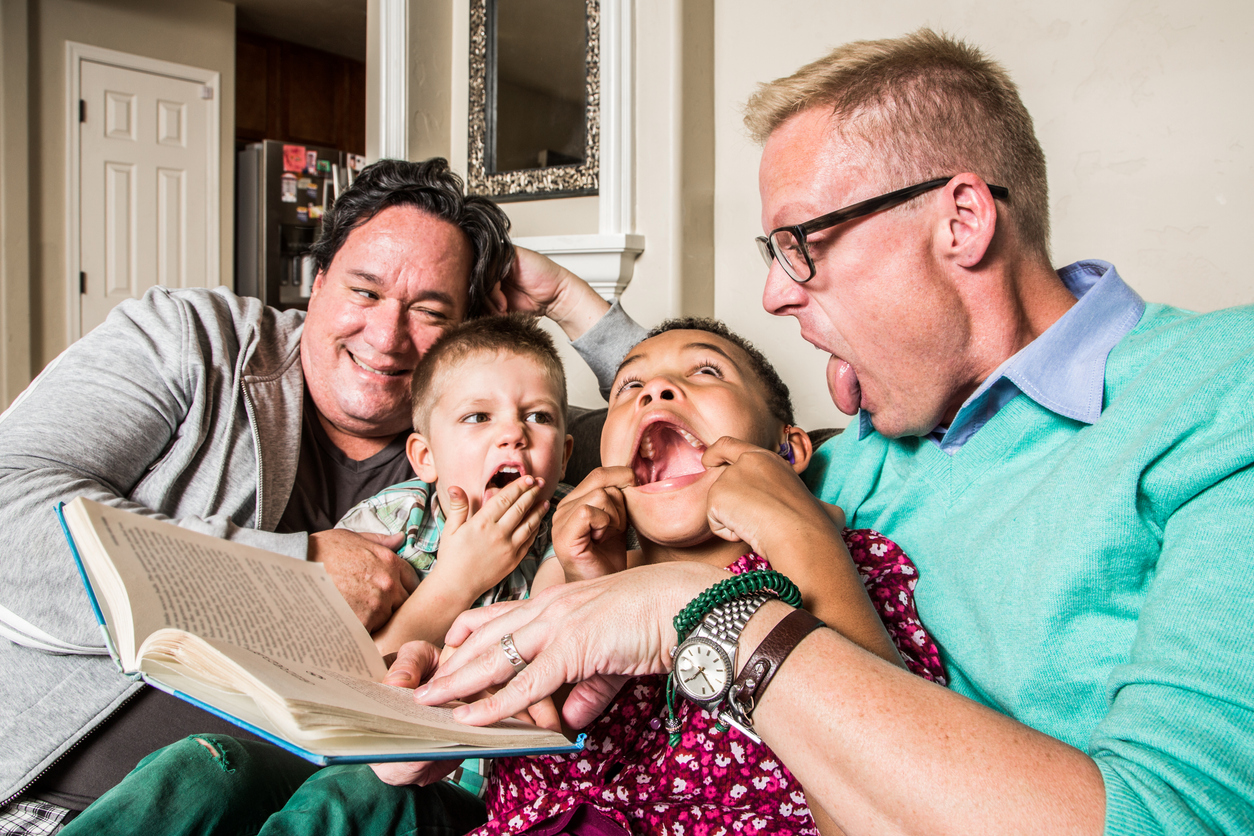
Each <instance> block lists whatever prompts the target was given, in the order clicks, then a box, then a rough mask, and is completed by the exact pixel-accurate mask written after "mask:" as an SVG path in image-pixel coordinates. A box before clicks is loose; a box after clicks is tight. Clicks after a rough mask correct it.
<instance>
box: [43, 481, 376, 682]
mask: <svg viewBox="0 0 1254 836" xmlns="http://www.w3.org/2000/svg"><path fill="white" fill-rule="evenodd" d="M80 502H81V503H83V507H84V510H86V511H87V512H88V513H87V516H88V519H89V521H90V523H91V526H92V533H93V534H94V535H95V538H96V540H97V544H98V545H99V546H100V549H101V551H103V552H105V553H107V555H108V558H106V559H111V560H112V561H113V563H115V564H116V565H117V567H118V572H119V574H120V575H121V576H122V578H123V583H124V584H125V586H126V587H127V593H128V596H129V597H130V599H131V602H132V604H133V605H135V604H137V603H138V602H140V601H143V602H145V605H144V606H143V607H142V608H140V607H138V606H134V607H133V611H132V618H133V620H134V633H135V635H136V636H137V637H141V641H142V637H144V636H147V635H149V634H151V633H154V632H156V631H157V630H160V629H162V628H174V629H178V630H183V631H185V632H188V633H192V634H194V635H196V636H199V637H201V638H203V639H209V640H217V641H223V642H229V643H231V644H234V645H238V646H240V647H245V648H252V649H254V650H256V651H259V652H262V653H264V654H265V655H267V656H273V657H277V658H281V659H287V660H289V661H292V662H296V663H298V664H300V665H312V666H315V667H319V668H326V669H328V670H334V671H339V672H341V673H346V674H350V675H353V676H360V677H365V678H367V679H381V678H382V677H383V676H384V674H385V673H386V672H387V670H386V667H385V666H384V664H383V660H382V658H381V657H380V656H379V652H378V650H377V649H376V648H375V646H374V643H373V642H372V641H371V640H370V635H369V634H368V633H367V632H366V629H365V628H364V627H363V626H362V625H361V623H360V622H359V621H358V620H357V617H356V616H355V615H354V614H353V611H352V610H351V609H350V608H349V606H348V604H347V603H346V602H345V601H344V599H343V597H342V596H341V595H340V593H339V590H337V589H336V588H335V584H334V583H333V582H332V580H331V578H330V576H329V575H328V574H327V573H326V570H325V569H324V568H323V567H322V566H320V565H318V564H315V563H307V562H305V561H301V560H295V559H293V558H290V557H286V556H284V555H278V554H273V553H271V552H266V551H263V550H261V549H255V548H251V547H249V546H244V545H241V544H238V543H232V542H230V541H227V540H219V539H217V538H215V537H209V536H207V535H204V534H200V533H198V532H193V531H187V530H185V529H182V528H179V527H178V526H176V525H173V524H171V523H167V522H163V521H161V520H154V519H151V518H149V517H144V516H141V515H139V514H134V513H131V512H129V511H124V510H121V509H117V508H111V507H109V506H105V505H101V504H99V503H95V502H90V501H89V500H81V499H79V500H75V502H74V503H73V504H77V503H80ZM73 504H72V505H71V507H73ZM75 516H77V515H75ZM67 518H68V519H70V520H71V530H72V531H73V532H74V535H75V540H76V541H79V542H80V552H81V553H83V557H84V560H85V561H88V560H100V559H102V556H101V555H99V554H95V555H92V556H91V557H90V558H89V554H90V553H91V552H92V550H91V549H86V548H82V543H81V541H82V540H83V539H84V538H82V537H81V536H80V533H79V531H78V530H77V526H76V524H75V522H74V518H73V517H67Z"/></svg>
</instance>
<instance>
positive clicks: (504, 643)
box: [501, 633, 527, 675]
mask: <svg viewBox="0 0 1254 836" xmlns="http://www.w3.org/2000/svg"><path fill="white" fill-rule="evenodd" d="M501 650H503V651H505V658H506V659H508V660H509V663H510V664H511V665H513V666H514V673H515V675H517V674H520V673H522V672H523V670H524V669H525V668H526V667H527V663H526V662H524V661H523V657H522V654H520V653H519V652H518V648H516V647H514V634H513V633H506V634H505V635H503V636H501Z"/></svg>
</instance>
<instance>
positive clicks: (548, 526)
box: [335, 479, 570, 607]
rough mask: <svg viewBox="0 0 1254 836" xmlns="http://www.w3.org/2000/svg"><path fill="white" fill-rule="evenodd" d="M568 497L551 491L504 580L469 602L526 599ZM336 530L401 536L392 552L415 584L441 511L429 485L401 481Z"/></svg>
mask: <svg viewBox="0 0 1254 836" xmlns="http://www.w3.org/2000/svg"><path fill="white" fill-rule="evenodd" d="M568 493H570V486H569V485H561V484H559V485H558V486H557V490H556V491H554V493H553V500H552V502H553V505H552V507H550V508H549V512H548V513H547V514H545V515H544V519H543V520H541V521H540V530H539V531H537V532H536V539H535V541H534V542H532V544H531V548H530V549H528V550H527V554H526V555H525V556H524V557H523V559H522V561H521V562H519V564H518V566H517V567H516V568H515V569H514V571H512V572H510V573H509V575H508V577H506V578H505V580H503V581H501V582H500V583H499V584H497V585H496V586H494V587H492V588H491V589H489V590H488V591H487V592H485V593H484V594H483V595H481V596H480V597H479V600H478V601H476V602H475V606H476V607H483V606H487V605H488V604H493V603H496V602H497V601H516V600H518V599H520V598H526V597H527V593H528V592H529V591H530V589H531V581H532V579H533V578H534V577H535V576H536V570H537V569H538V568H540V564H541V563H543V562H544V561H546V560H548V559H549V558H551V557H553V541H552V528H553V508H556V507H557V503H558V500H560V499H561V498H562V497H564V496H566V494H568ZM335 527H336V528H347V529H348V530H350V531H357V532H369V533H374V534H400V533H402V532H403V533H404V534H405V542H404V543H403V544H402V545H401V547H400V548H399V549H397V550H396V553H397V554H399V555H400V556H401V557H403V558H405V560H407V561H409V565H411V566H413V567H414V569H415V571H417V572H418V577H419V579H422V578H425V577H426V576H427V575H428V574H429V573H430V572H431V568H432V567H433V566H435V560H436V555H437V553H438V552H439V549H440V535H441V534H442V533H443V531H444V512H443V511H442V510H441V509H440V500H439V498H438V497H437V496H436V495H435V492H434V491H433V490H432V485H430V484H429V483H427V482H423V481H422V480H420V479H411V480H409V481H408V482H401V483H400V484H399V485H393V486H392V487H390V488H384V489H383V490H381V491H379V492H378V493H377V494H375V495H374V496H372V497H370V498H369V499H364V500H362V501H361V502H359V503H357V504H356V505H354V506H353V507H352V508H351V509H349V511H348V513H347V514H345V515H344V519H342V520H340V521H339V522H338V523H336V524H335Z"/></svg>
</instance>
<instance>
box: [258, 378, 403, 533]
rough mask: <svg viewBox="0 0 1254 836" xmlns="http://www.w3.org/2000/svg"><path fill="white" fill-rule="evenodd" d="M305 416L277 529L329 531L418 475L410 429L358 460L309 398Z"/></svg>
mask: <svg viewBox="0 0 1254 836" xmlns="http://www.w3.org/2000/svg"><path fill="white" fill-rule="evenodd" d="M301 420H302V421H303V425H302V426H301V434H300V459H299V460H298V461H297V463H296V484H295V485H294V486H293V487H292V496H291V497H290V498H289V499H288V501H287V508H286V509H285V510H284V511H283V517H282V518H281V519H280V520H279V524H278V527H277V528H276V529H275V530H276V531H279V532H284V533H286V532H291V531H326V530H327V529H328V528H332V527H333V526H334V525H335V524H336V523H337V522H339V521H340V518H342V517H343V516H344V514H346V513H347V512H348V509H349V508H352V507H353V506H354V505H356V504H357V503H358V502H361V501H362V500H363V499H365V498H366V497H369V496H374V495H375V494H377V493H378V492H379V491H381V490H383V489H384V488H386V487H388V486H389V485H395V484H396V483H397V482H404V481H405V480H407V479H412V478H414V471H413V468H411V467H410V466H409V459H407V458H405V441H406V440H407V439H408V438H409V433H407V432H403V433H401V434H400V435H398V436H396V438H394V439H392V441H391V442H390V443H389V444H388V446H387V447H384V448H383V449H382V450H380V451H379V452H378V453H375V454H374V455H373V456H371V457H370V458H368V459H362V460H361V461H354V460H352V459H350V458H349V457H348V456H346V455H344V452H343V451H342V450H340V448H338V447H336V446H335V444H334V443H333V442H332V441H331V439H330V437H328V436H327V432H326V430H324V429H323V428H322V422H321V421H319V420H318V416H317V414H316V413H315V412H314V410H313V405H312V404H311V403H310V401H309V399H308V398H306V399H305V413H304V416H303V418H302V419H301Z"/></svg>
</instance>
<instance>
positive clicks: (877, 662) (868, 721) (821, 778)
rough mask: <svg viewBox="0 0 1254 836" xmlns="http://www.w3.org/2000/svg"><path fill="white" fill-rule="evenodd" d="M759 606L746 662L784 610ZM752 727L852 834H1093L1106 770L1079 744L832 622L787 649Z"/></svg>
mask: <svg viewBox="0 0 1254 836" xmlns="http://www.w3.org/2000/svg"><path fill="white" fill-rule="evenodd" d="M788 611H789V610H788V608H787V607H786V606H784V605H783V604H778V603H772V604H768V605H766V606H764V607H763V608H762V610H761V611H760V613H759V614H758V615H757V616H755V617H754V618H753V619H752V620H751V621H750V622H749V625H748V626H747V627H746V629H745V632H744V634H743V635H742V637H741V644H740V657H739V658H740V659H742V660H744V659H747V658H748V656H749V654H751V653H752V652H753V650H754V648H756V647H757V645H758V643H759V642H761V640H762V639H763V638H765V636H766V634H767V633H768V632H769V631H770V630H771V628H772V627H773V626H774V625H775V624H776V623H777V622H778V621H779V620H780V619H781V618H783V616H785V615H787V613H788ZM753 719H754V723H755V725H756V728H757V731H758V732H759V734H761V736H762V738H763V740H765V741H766V743H767V744H768V745H770V747H771V748H772V749H773V750H774V751H775V753H776V754H777V755H779V757H780V760H781V761H782V762H783V763H784V764H786V765H787V766H788V768H789V770H791V771H792V773H793V774H794V775H796V776H797V779H798V780H799V781H800V782H801V783H802V784H803V785H804V786H805V788H806V792H807V794H808V795H809V798H810V800H811V801H812V802H813V803H816V804H820V805H822V806H823V808H824V809H825V810H826V811H827V812H828V813H829V814H830V815H831V817H832V818H833V819H834V820H835V821H836V823H837V824H839V825H840V827H841V828H843V829H844V830H845V832H846V833H848V834H850V836H854V834H860V833H903V834H906V833H925V832H926V833H951V832H952V833H962V834H966V833H972V832H998V833H1028V832H1032V833H1055V832H1056V833H1068V834H1072V833H1100V832H1101V830H1102V826H1103V819H1104V814H1105V793H1104V785H1103V782H1102V777H1101V774H1100V772H1099V771H1098V769H1097V766H1096V765H1095V764H1094V763H1093V761H1092V760H1091V759H1090V758H1089V757H1088V756H1087V755H1085V754H1084V753H1083V752H1081V751H1079V750H1078V749H1075V748H1073V747H1071V746H1068V745H1066V744H1064V743H1061V742H1060V741H1058V740H1055V739H1054V738H1052V737H1049V736H1047V735H1044V734H1041V733H1040V732H1037V731H1035V730H1034V729H1031V728H1029V727H1027V726H1025V725H1023V724H1021V723H1018V722H1016V721H1014V720H1012V719H1010V718H1009V717H1006V716H1004V715H1002V714H999V713H997V712H996V711H993V710H992V709H989V708H986V707H984V706H981V705H979V704H977V703H975V702H972V701H971V700H968V699H966V698H965V697H962V696H960V695H959V694H956V693H954V692H952V691H948V690H946V689H944V688H942V687H941V686H939V685H934V684H932V683H930V682H927V681H925V680H923V679H921V678H919V677H916V676H913V675H911V674H909V673H907V672H906V671H903V670H901V669H900V668H897V667H894V666H893V665H891V664H889V663H888V662H885V661H884V660H882V659H880V658H878V657H876V656H874V655H872V654H870V653H868V652H866V651H864V650H862V649H861V648H858V647H857V646H855V645H854V644H853V643H851V642H849V641H847V640H845V639H844V638H842V637H841V636H839V635H838V634H836V633H835V632H833V631H831V630H825V629H820V630H816V631H815V632H814V633H812V634H810V636H808V637H807V638H806V639H805V640H804V641H803V642H802V643H801V644H800V645H798V647H797V648H796V650H794V651H793V653H792V654H791V655H789V657H788V659H787V661H786V662H785V664H784V665H782V666H781V668H780V670H779V673H778V674H777V675H776V677H775V678H774V680H772V682H771V684H770V687H769V688H768V689H767V691H766V693H765V694H764V695H763V697H762V700H761V702H760V703H759V705H758V707H757V710H756V711H755V713H754V715H753Z"/></svg>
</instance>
